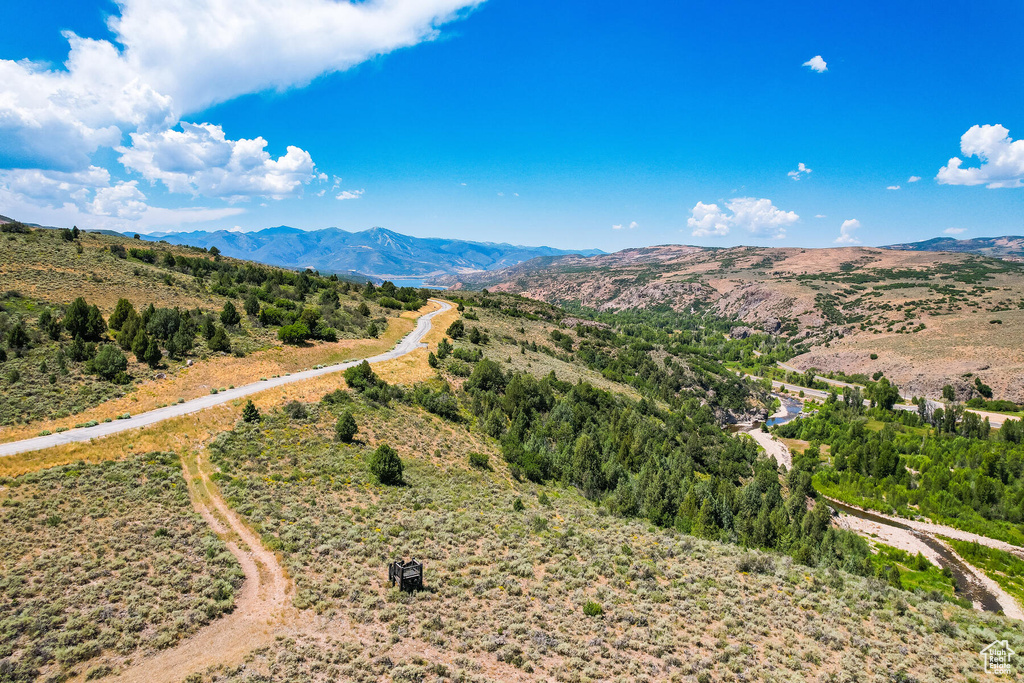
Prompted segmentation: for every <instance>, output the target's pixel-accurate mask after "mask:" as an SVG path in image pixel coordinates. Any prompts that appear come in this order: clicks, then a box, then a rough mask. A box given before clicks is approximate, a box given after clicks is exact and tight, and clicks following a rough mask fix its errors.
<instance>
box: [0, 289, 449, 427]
mask: <svg viewBox="0 0 1024 683" xmlns="http://www.w3.org/2000/svg"><path fill="white" fill-rule="evenodd" d="M432 308H436V305H434V304H431V305H429V306H425V307H424V308H423V310H422V311H420V312H415V311H412V312H409V311H407V313H411V314H412V315H410V316H409V317H406V316H405V315H403V316H402V317H398V318H390V319H389V322H388V328H387V331H386V332H385V333H384V334H382V335H381V336H380V337H379V338H377V339H346V340H343V341H339V342H336V343H332V344H328V343H313V344H309V345H307V346H300V347H293V346H275V347H273V348H270V349H266V350H265V351H257V352H256V353H253V354H251V355H249V356H247V357H245V358H236V357H234V356H219V357H215V358H211V359H209V360H206V361H199V362H198V363H196V364H194V365H193V366H192V367H190V368H185V369H183V370H181V371H180V372H179V373H177V374H175V375H172V376H170V377H167V378H166V379H163V380H152V381H150V382H147V383H145V384H142V385H140V386H139V387H138V388H137V389H136V390H135V391H133V392H131V393H130V394H128V395H126V396H123V397H121V398H118V399H114V400H112V401H107V402H105V403H101V404H100V405H98V406H95V407H94V408H90V409H88V410H86V411H83V412H81V413H79V414H77V415H74V416H71V417H68V418H64V419H60V420H46V421H39V422H34V423H32V424H31V425H18V426H13V427H7V428H4V429H3V430H2V431H0V443H3V442H8V441H17V440H19V439H26V438H29V437H32V436H35V435H36V434H38V433H39V432H40V431H41V430H44V429H46V430H49V431H51V432H52V431H56V429H57V428H58V427H69V428H70V427H72V426H74V425H75V424H79V423H82V422H88V421H90V420H96V421H97V422H102V421H103V420H105V419H107V418H110V419H113V418H116V417H117V416H118V415H121V414H123V413H129V414H132V415H137V414H139V413H144V412H148V411H150V410H154V409H156V408H160V407H162V406H166V405H170V404H172V403H176V402H177V401H178V400H179V399H184V400H186V401H188V400H190V399H193V398H198V397H200V396H203V395H205V394H209V393H210V390H211V389H224V388H227V387H229V386H243V385H246V384H252V383H253V382H258V381H259V380H260V378H264V377H275V376H277V375H284V374H287V373H291V372H298V371H300V370H307V369H309V368H312V367H313V366H316V365H332V364H335V363H341V362H344V361H347V360H353V359H356V358H364V357H367V356H373V355H376V354H378V353H382V352H384V351H387V350H388V349H390V348H391V347H393V346H394V345H395V344H396V343H397V342H398V340H400V339H401V338H402V337H404V336H405V335H406V334H408V333H409V332H410V331H411V330H412V328H413V327H414V324H415V323H414V317H413V316H416V317H418V316H419V315H420V314H422V313H425V312H429V311H430V310H432ZM425 358H426V357H425V356H424V363H425Z"/></svg>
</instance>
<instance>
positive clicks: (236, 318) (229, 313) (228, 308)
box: [220, 301, 242, 327]
mask: <svg viewBox="0 0 1024 683" xmlns="http://www.w3.org/2000/svg"><path fill="white" fill-rule="evenodd" d="M241 320H242V316H240V315H239V314H238V309H236V308H235V304H233V303H232V302H230V301H226V302H224V308H223V309H222V310H221V312H220V322H221V324H222V325H226V326H228V327H231V326H233V325H237V324H238V323H239V322H241Z"/></svg>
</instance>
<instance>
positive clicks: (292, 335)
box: [277, 323, 310, 344]
mask: <svg viewBox="0 0 1024 683" xmlns="http://www.w3.org/2000/svg"><path fill="white" fill-rule="evenodd" d="M309 337H310V333H309V328H308V327H306V326H305V325H304V324H302V323H292V324H291V325H285V326H284V327H282V328H281V329H280V330H278V331H277V338H278V339H280V340H281V341H283V342H284V343H285V344H301V343H303V342H304V341H306V340H307V339H309Z"/></svg>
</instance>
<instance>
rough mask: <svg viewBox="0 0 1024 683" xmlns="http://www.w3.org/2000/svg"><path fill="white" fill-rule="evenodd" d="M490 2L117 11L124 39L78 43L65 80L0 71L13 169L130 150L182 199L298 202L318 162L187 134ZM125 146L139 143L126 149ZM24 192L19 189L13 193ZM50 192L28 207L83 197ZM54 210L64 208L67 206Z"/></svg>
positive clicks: (10, 68) (2, 139)
mask: <svg viewBox="0 0 1024 683" xmlns="http://www.w3.org/2000/svg"><path fill="white" fill-rule="evenodd" d="M481 2H483V0H364V1H363V2H339V1H337V0H288V1H286V0H232V1H231V2H225V1H224V0H180V2H176V3H167V2H163V1H162V0H159V1H158V0H117V7H118V10H119V15H116V16H113V17H111V18H110V19H109V20H108V22H107V23H108V27H109V28H110V31H111V33H112V34H113V38H112V39H110V40H94V39H90V38H86V37H82V36H79V35H77V34H75V33H72V32H65V33H64V36H65V38H66V39H67V41H68V56H67V59H66V60H65V61H64V63H63V65H61V66H60V67H54V66H52V65H50V64H43V63H37V62H32V61H29V60H20V61H13V60H0V83H2V84H3V86H2V92H0V169H8V170H10V169H28V170H36V171H40V172H60V173H83V172H85V173H88V172H91V171H90V169H91V168H92V167H93V165H94V164H95V163H96V160H95V157H96V156H97V152H100V151H102V150H104V149H117V150H118V151H119V152H120V153H121V160H122V162H123V163H125V164H126V166H127V167H129V168H130V170H133V171H136V172H138V173H139V174H140V175H141V176H142V178H143V179H145V180H148V181H149V182H150V183H157V182H159V183H163V184H164V185H166V186H167V188H168V189H169V190H171V191H173V192H188V193H191V194H201V195H207V196H210V197H217V198H225V199H229V200H235V199H239V198H243V197H251V196H262V197H267V198H283V197H290V196H294V195H295V194H297V193H298V192H299V191H300V190H301V186H302V185H303V184H304V183H306V182H308V181H309V180H310V178H311V176H312V175H313V174H314V172H315V171H314V166H313V162H312V158H311V156H310V154H309V153H308V152H306V151H304V150H302V149H299V148H298V147H288V148H287V153H286V154H284V155H283V156H280V157H278V158H276V159H275V158H271V157H270V156H269V154H267V152H266V151H265V149H264V148H265V147H266V145H267V143H266V141H265V140H264V139H263V138H261V137H257V138H256V139H254V140H234V141H233V140H228V139H226V137H225V136H224V135H223V131H221V130H220V128H219V127H216V126H209V125H208V124H202V125H199V126H196V125H194V124H189V123H183V124H182V126H181V130H178V129H176V125H177V124H178V123H179V121H181V118H182V117H183V116H185V115H187V114H189V113H191V112H196V111H200V110H203V109H206V108H208V107H209V106H211V105H214V104H218V103H221V102H226V101H228V100H231V99H233V98H235V97H238V96H240V95H244V94H250V93H258V92H264V91H268V90H276V91H284V90H287V89H288V88H293V87H301V86H304V85H306V84H308V83H309V82H310V81H312V80H313V79H315V78H316V77H318V76H320V75H323V74H328V73H332V72H338V71H344V70H346V69H349V68H351V67H353V66H355V65H357V64H360V63H362V62H365V61H367V60H370V59H373V58H375V57H378V56H380V55H384V54H387V53H389V52H393V51H395V50H398V49H401V48H405V47H410V46H413V45H416V44H417V43H421V42H424V41H430V40H433V39H435V38H437V37H438V36H439V35H440V30H441V27H442V26H444V25H445V24H447V23H448V22H451V21H453V20H456V19H458V18H459V17H461V16H462V15H463V14H464V13H465V12H467V11H469V10H471V9H473V8H474V7H476V6H477V5H479V4H480V3H481ZM126 135H131V144H130V145H128V146H122V145H124V143H125V136H126ZM100 158H102V157H100ZM12 180H13V181H15V182H16V181H18V180H19V179H18V178H14V179H11V178H8V179H7V181H5V182H8V183H10V182H12ZM20 180H24V178H21V179H20ZM44 181H45V182H44V186H45V187H44V188H43V189H41V190H38V191H32V192H26V193H21V192H19V193H18V194H17V196H18V197H20V198H22V199H31V197H32V196H33V195H38V194H40V193H43V194H45V192H51V193H53V192H56V193H57V194H58V195H59V194H60V193H61V192H63V190H60V188H59V187H57V188H56V189H55V184H56V185H57V186H59V185H60V184H61V183H64V182H67V184H69V185H71V184H73V182H70V181H67V179H61V178H58V177H57V176H52V175H49V176H47V177H46V178H44ZM129 188H133V189H129ZM12 191H13V190H8V192H12ZM135 193H138V194H142V191H141V190H140V189H139V187H138V186H137V184H136V185H126V186H124V187H121V188H120V189H119V190H117V192H116V193H115V192H114V189H113V187H111V188H108V189H107V191H105V192H103V193H102V196H99V197H98V196H97V189H95V188H94V190H93V191H91V192H90V193H88V194H89V200H88V201H89V202H97V203H96V204H95V205H94V208H95V209H96V210H97V211H104V212H107V213H106V214H104V215H108V214H109V215H110V216H111V217H113V216H114V215H116V214H118V212H120V214H121V215H126V216H127V215H138V214H139V208H138V206H137V205H135V204H132V202H141V201H142V200H141V199H140V198H139V197H138V196H137V195H135ZM65 194H66V193H65ZM115 195H116V196H115ZM44 199H45V198H44ZM115 199H116V201H118V202H120V203H118V204H117V206H118V207H120V208H117V209H116V210H115V206H114V205H113V204H111V203H110V202H113V201H115ZM45 201H46V202H47V204H45V205H46V206H51V207H52V206H53V201H55V200H54V199H52V198H50V199H45ZM72 203H74V204H75V205H76V206H81V202H80V201H78V200H75V201H73V202H72ZM83 210H86V209H83Z"/></svg>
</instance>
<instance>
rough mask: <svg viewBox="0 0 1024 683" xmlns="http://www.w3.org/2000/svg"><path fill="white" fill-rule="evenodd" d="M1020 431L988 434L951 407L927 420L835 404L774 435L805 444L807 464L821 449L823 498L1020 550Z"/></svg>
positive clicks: (1023, 511) (1023, 458)
mask: <svg viewBox="0 0 1024 683" xmlns="http://www.w3.org/2000/svg"><path fill="white" fill-rule="evenodd" d="M958 415H959V416H960V418H962V419H958V418H957V416H958ZM950 416H952V417H950ZM869 420H874V421H876V423H877V422H878V421H881V422H883V425H882V426H881V429H877V430H876V429H869V428H868V425H869ZM1021 431H1022V430H1021V423H1020V421H1017V420H1008V421H1007V422H1006V423H1005V424H1004V426H1003V427H1002V429H1000V430H998V431H990V430H989V429H988V424H987V421H983V420H981V419H979V418H978V416H977V415H975V414H973V413H963V412H962V411H960V410H958V409H956V407H952V408H947V409H937V410H936V411H935V412H934V414H933V415H931V416H928V415H927V411H926V410H922V411H921V414H918V413H912V412H908V411H886V410H884V409H881V408H875V409H870V410H865V409H864V408H863V406H859V405H856V404H853V405H848V404H846V403H844V402H842V401H828V402H826V403H825V404H824V405H823V406H821V408H820V409H819V410H818V413H817V414H816V415H814V416H812V417H806V418H799V419H796V420H793V421H791V422H789V423H786V424H784V425H780V426H778V427H776V428H775V432H776V433H777V434H778V435H779V436H783V437H786V438H793V439H802V440H804V441H808V442H810V443H811V448H809V449H808V451H809V452H811V453H812V454H813V456H814V457H817V454H818V444H828V447H829V453H830V456H831V463H830V464H827V465H823V466H822V467H821V469H820V472H819V473H818V474H817V476H816V477H815V485H816V486H817V487H818V488H819V489H820V490H821V491H823V492H826V493H828V494H829V495H832V496H834V497H837V498H841V499H843V500H845V501H846V502H850V503H855V504H861V505H866V506H868V507H872V508H874V509H879V510H881V511H884V512H896V513H898V514H902V515H910V514H918V513H920V514H924V515H927V516H929V517H932V518H933V519H936V520H938V521H943V522H945V523H949V524H951V525H952V526H957V527H959V528H963V529H965V530H969V531H974V532H977V533H981V534H984V535H987V536H991V537H993V538H1002V539H1004V540H1007V541H1010V542H1013V543H1018V544H1024V479H1022V475H1024V445H1022V444H1021V443H1020V441H1021V436H1022V434H1021Z"/></svg>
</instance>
